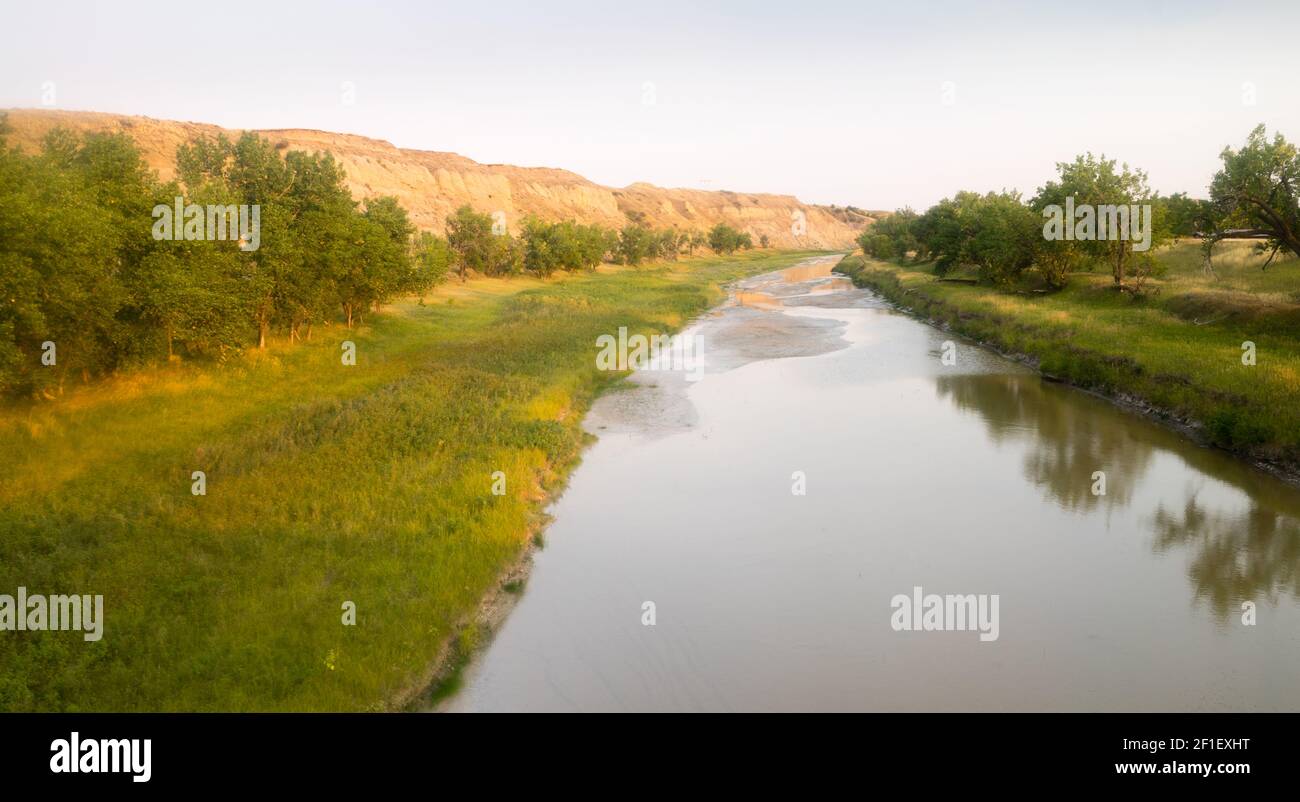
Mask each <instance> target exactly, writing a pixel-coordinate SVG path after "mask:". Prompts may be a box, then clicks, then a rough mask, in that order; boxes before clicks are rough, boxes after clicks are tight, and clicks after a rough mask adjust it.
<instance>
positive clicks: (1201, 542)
mask: <svg viewBox="0 0 1300 802" xmlns="http://www.w3.org/2000/svg"><path fill="white" fill-rule="evenodd" d="M1151 527H1152V529H1153V531H1154V532H1155V542H1154V546H1155V549H1156V551H1158V552H1163V551H1167V550H1170V549H1172V548H1174V547H1183V548H1186V549H1189V550H1190V551H1191V552H1192V553H1193V557H1192V561H1191V564H1190V565H1189V566H1188V569H1187V575H1188V577H1189V578H1190V579H1191V581H1192V586H1193V588H1194V589H1195V595H1196V600H1197V601H1198V602H1204V603H1206V604H1208V605H1209V607H1210V609H1211V610H1212V611H1213V612H1214V614H1215V615H1216V616H1217V617H1218V618H1219V619H1221V620H1224V619H1227V617H1228V616H1229V615H1233V614H1236V613H1240V612H1241V602H1243V601H1255V602H1256V603H1258V602H1261V601H1265V600H1266V601H1268V602H1270V603H1271V604H1277V602H1278V600H1279V598H1280V597H1281V596H1283V595H1290V596H1291V598H1293V599H1300V570H1297V568H1298V567H1300V521H1297V519H1296V518H1294V517H1292V516H1290V515H1286V514H1284V513H1281V512H1279V511H1278V510H1276V509H1274V508H1270V507H1267V506H1265V505H1263V504H1260V503H1258V502H1257V501H1252V502H1251V504H1250V507H1249V509H1247V510H1246V511H1245V512H1241V513H1225V512H1222V511H1217V510H1213V509H1210V508H1209V507H1208V506H1207V505H1204V504H1202V503H1200V501H1199V500H1198V499H1197V494H1196V493H1190V494H1188V496H1187V501H1186V502H1185V503H1184V504H1183V508H1182V509H1181V510H1178V511H1171V510H1169V509H1167V508H1166V507H1165V506H1164V505H1163V504H1161V505H1159V506H1158V507H1157V508H1156V511H1155V514H1154V515H1153V516H1152V517H1151Z"/></svg>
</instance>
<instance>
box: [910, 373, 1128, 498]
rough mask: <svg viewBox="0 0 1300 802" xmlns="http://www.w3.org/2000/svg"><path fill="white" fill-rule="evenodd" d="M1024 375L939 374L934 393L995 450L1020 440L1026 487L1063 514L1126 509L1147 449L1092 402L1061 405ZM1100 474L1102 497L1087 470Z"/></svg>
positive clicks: (1033, 378) (1044, 387)
mask: <svg viewBox="0 0 1300 802" xmlns="http://www.w3.org/2000/svg"><path fill="white" fill-rule="evenodd" d="M1049 387H1050V385H1046V384H1044V383H1043V382H1042V381H1041V380H1040V379H1038V378H1037V377H1036V376H1032V375H1020V374H1011V375H976V376H939V377H938V378H937V379H936V382H935V390H936V392H937V393H938V396H939V397H940V398H947V399H949V400H951V401H952V402H953V403H954V404H955V405H956V406H957V407H958V408H959V409H962V410H966V411H970V412H975V413H976V414H978V415H979V416H980V418H981V419H982V420H983V421H984V424H985V426H986V427H988V433H989V437H990V439H992V440H993V442H994V443H996V444H999V445H1000V444H1002V443H1004V442H1005V441H1007V440H1011V439H1014V440H1019V441H1023V442H1024V444H1025V445H1026V446H1027V449H1026V454H1025V460H1024V473H1025V479H1026V480H1028V481H1029V482H1030V483H1031V484H1033V485H1035V486H1037V487H1041V488H1042V489H1043V491H1044V492H1045V493H1046V494H1047V496H1048V497H1049V498H1050V499H1051V500H1053V501H1055V502H1056V503H1057V504H1059V505H1061V506H1062V507H1064V508H1066V509H1068V510H1075V511H1080V510H1091V509H1093V508H1095V507H1097V506H1106V507H1114V506H1116V505H1119V506H1127V505H1128V504H1129V502H1130V501H1131V500H1132V498H1133V490H1134V488H1136V487H1137V485H1138V483H1139V482H1141V480H1142V477H1143V475H1144V474H1145V473H1146V470H1147V468H1148V466H1149V465H1150V464H1151V446H1150V445H1149V444H1148V443H1146V442H1144V441H1143V440H1141V439H1139V438H1137V437H1134V436H1133V434H1134V433H1133V432H1132V431H1131V428H1132V427H1131V426H1129V425H1125V423H1127V422H1126V421H1124V420H1123V419H1121V418H1119V416H1116V415H1114V414H1111V415H1098V414H1097V411H1096V410H1095V409H1094V407H1093V405H1092V404H1089V403H1086V402H1085V403H1077V404H1062V403H1060V402H1059V400H1057V399H1055V398H1050V397H1048V393H1049V392H1050V390H1049ZM1099 470H1100V471H1104V472H1105V474H1106V494H1105V495H1094V494H1093V492H1092V486H1093V478H1092V475H1093V472H1094V471H1099Z"/></svg>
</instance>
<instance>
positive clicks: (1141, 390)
mask: <svg viewBox="0 0 1300 802" xmlns="http://www.w3.org/2000/svg"><path fill="white" fill-rule="evenodd" d="M1157 259H1158V262H1159V264H1160V265H1161V271H1160V272H1161V276H1160V277H1159V278H1158V279H1156V280H1154V281H1153V282H1152V283H1151V290H1152V292H1151V293H1150V294H1148V295H1147V296H1145V297H1141V298H1134V297H1132V296H1131V295H1129V294H1126V293H1119V292H1116V291H1115V290H1114V289H1112V288H1111V278H1110V276H1109V274H1106V273H1104V272H1101V271H1099V272H1096V273H1078V274H1074V275H1072V276H1070V277H1069V282H1068V285H1067V286H1066V287H1065V288H1064V289H1063V290H1060V291H1058V292H1053V293H1046V294H1041V293H1035V292H1025V291H1016V290H1005V289H997V288H993V287H989V286H982V285H973V284H963V283H954V282H940V281H937V280H936V276H935V275H934V272H933V265H931V264H920V265H912V264H907V265H898V264H893V263H886V262H882V261H878V260H874V259H870V258H865V257H862V256H860V255H853V256H849V257H846V258H845V260H844V261H843V262H841V264H840V266H839V267H837V270H840V271H841V272H844V273H846V274H848V275H850V276H852V277H853V278H854V280H855V281H856V282H857V283H858V284H860V285H865V286H871V287H873V288H875V289H877V290H879V291H880V292H881V293H882V294H884V295H885V296H886V297H888V298H890V299H891V300H893V301H895V302H897V303H900V304H902V305H904V306H907V307H910V308H912V309H914V310H916V311H917V312H918V313H920V314H923V315H925V316H926V317H929V318H931V319H933V320H936V321H938V322H941V323H944V324H947V325H948V326H950V327H951V328H952V329H953V330H955V331H958V332H960V333H962V334H965V335H967V336H969V337H973V338H975V339H978V340H981V341H984V342H988V343H990V344H992V345H994V346H995V347H997V348H999V349H1000V350H1002V351H1005V352H1009V353H1013V354H1018V355H1023V356H1027V357H1029V358H1030V359H1031V361H1036V362H1037V363H1038V365H1039V367H1040V368H1041V369H1042V370H1043V372H1045V373H1047V374H1050V375H1053V376H1057V377H1060V378H1062V379H1065V380H1067V381H1070V382H1072V383H1074V384H1077V385H1080V386H1083V387H1087V388H1090V389H1094V390H1098V391H1101V392H1104V393H1107V394H1111V395H1124V396H1130V397H1133V398H1135V399H1140V400H1142V401H1144V402H1146V403H1148V404H1150V405H1153V406H1154V407H1156V408H1158V409H1159V410H1163V411H1166V412H1168V413H1170V414H1172V415H1173V416H1175V417H1177V418H1179V419H1180V420H1182V421H1183V422H1186V423H1189V424H1191V425H1193V426H1199V427H1200V428H1201V429H1202V431H1203V432H1204V435H1205V437H1206V439H1208V441H1209V442H1212V443H1214V444H1215V445H1219V446H1222V447H1224V448H1227V449H1230V450H1233V451H1236V452H1239V453H1241V454H1243V455H1246V456H1250V457H1253V458H1256V459H1262V460H1268V461H1272V462H1275V463H1278V464H1280V465H1282V466H1283V467H1286V468H1288V469H1290V470H1295V469H1296V467H1297V466H1300V404H1298V403H1297V400H1300V261H1297V260H1294V259H1291V260H1286V261H1275V262H1274V263H1273V265H1272V266H1270V267H1269V269H1268V270H1267V271H1261V270H1260V265H1262V264H1263V262H1264V257H1262V256H1258V255H1256V254H1254V253H1253V252H1252V250H1251V247H1250V244H1249V243H1242V242H1227V243H1222V244H1221V245H1220V246H1219V247H1218V248H1217V249H1216V259H1215V267H1216V269H1217V270H1218V273H1219V278H1218V279H1217V280H1215V279H1213V278H1211V277H1209V276H1207V275H1205V274H1204V273H1203V271H1202V259H1201V251H1200V245H1199V243H1196V242H1181V243H1176V244H1174V245H1172V246H1169V247H1168V248H1165V249H1163V250H1162V251H1161V252H1160V253H1159V254H1157ZM1247 340H1249V341H1251V342H1254V343H1255V346H1256V349H1257V364H1256V365H1255V366H1253V367H1252V366H1246V365H1243V364H1242V353H1243V351H1242V343H1243V342H1245V341H1247Z"/></svg>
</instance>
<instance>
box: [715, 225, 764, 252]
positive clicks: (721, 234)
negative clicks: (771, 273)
mask: <svg viewBox="0 0 1300 802" xmlns="http://www.w3.org/2000/svg"><path fill="white" fill-rule="evenodd" d="M709 247H710V248H712V249H713V252H714V253H718V254H723V253H735V252H736V251H737V250H738V249H740V248H752V247H754V240H753V238H752V237H751V236H750V235H749V234H748V233H741V232H740V231H738V230H736V229H734V228H732V227H731V226H729V225H727V224H726V223H718V224H717V225H715V226H714V227H713V228H711V229H710V230H709Z"/></svg>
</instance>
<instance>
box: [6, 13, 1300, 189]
mask: <svg viewBox="0 0 1300 802" xmlns="http://www.w3.org/2000/svg"><path fill="white" fill-rule="evenodd" d="M1265 5H1266V4H1263V3H1250V2H1235V3H1228V2H1225V3H1209V2H1195V1H1194V0H1185V1H1184V2H1151V3H1140V2H1134V1H1133V0H1130V1H1129V2H1116V3H1109V2H1090V3H1083V4H1073V3H1071V4H1066V3H1048V2H1036V3H990V2H978V3H977V2H971V3H968V4H956V3H931V4H926V3H919V2H897V0H895V2H890V3H887V4H876V3H872V2H862V1H861V0H859V1H858V2H847V3H831V2H826V3H819V2H808V1H806V0H805V1H801V2H788V1H787V2H756V1H753V0H751V2H737V3H710V2H704V0H696V2H685V3H678V2H673V0H663V1H662V2H654V3H644V2H643V3H636V4H630V3H618V2H615V1H614V0H611V1H610V2H603V3H562V2H552V1H551V0H548V2H527V3H513V2H505V1H504V0H491V1H490V2H458V3H454V4H444V3H439V2H411V3H398V2H391V3H383V2H373V3H365V4H362V3H356V4H345V3H332V2H328V3H327V2H302V3H277V2H273V0H262V2H257V3H243V2H224V3H220V4H215V5H212V4H187V3H176V2H169V3H156V4H155V3H130V2H118V3H111V4H110V3H103V4H89V3H63V2H48V1H47V0H42V2H40V3H32V2H22V3H18V2H14V0H0V19H3V20H4V33H3V42H4V46H3V47H0V107H11V106H18V107H34V106H39V105H41V102H42V85H43V84H44V83H45V82H47V81H52V82H53V85H54V89H55V105H56V107H58V108H66V109H91V110H99V111H112V112H123V113H130V114H145V115H149V116H151V117H159V118H167V119H180V120H196V121H203V122H212V123H217V124H220V125H224V126H228V127H240V128H243V127H251V128H277V127H299V128H320V129H325V130H331V131H345V132H350V133H357V134H364V135H367V136H372V137H377V138H381V139H387V140H389V141H391V142H393V143H394V144H396V145H399V146H402V147H410V148H422V149H427V150H449V151H454V152H456V153H461V154H463V155H466V156H469V157H471V158H473V159H476V160H478V161H483V162H506V163H510V164H521V165H546V166H552V167H564V168H567V169H571V170H573V171H575V172H578V173H581V174H582V175H585V176H587V177H588V178H591V179H592V180H594V181H597V182H600V183H603V184H608V185H612V186H623V185H625V184H628V183H631V182H633V181H649V182H651V183H655V184H660V185H665V186H691V187H700V188H704V189H733V190H740V191H768V192H782V193H792V194H795V195H798V196H799V197H800V198H801V199H803V200H804V201H808V202H817V203H841V204H845V203H852V204H855V205H858V206H862V207H866V208H893V207H895V206H900V205H903V204H910V205H913V206H917V207H924V206H928V205H929V204H930V203H933V202H934V201H936V200H938V199H939V198H941V197H943V196H945V195H949V194H951V193H952V192H954V191H956V190H958V189H974V190H981V191H983V190H989V189H1000V188H1002V187H1012V188H1018V189H1021V190H1023V191H1025V192H1026V193H1032V192H1033V190H1034V189H1035V188H1036V187H1037V186H1039V185H1040V184H1042V183H1043V181H1044V180H1046V179H1047V178H1048V177H1049V176H1050V174H1051V172H1052V170H1053V165H1054V163H1055V162H1057V161H1061V160H1065V159H1070V158H1072V157H1073V156H1074V155H1076V154H1078V153H1080V152H1083V151H1086V150H1092V151H1094V152H1104V153H1105V154H1107V155H1108V156H1111V157H1116V158H1119V159H1121V160H1123V161H1128V162H1129V163H1131V164H1135V165H1137V166H1139V167H1142V168H1144V169H1146V170H1147V171H1148V173H1149V174H1150V176H1151V181H1152V184H1153V185H1154V186H1155V187H1156V188H1158V189H1160V190H1162V191H1165V192H1175V191H1188V192H1191V193H1194V194H1203V193H1204V188H1205V185H1206V183H1207V182H1208V180H1209V178H1210V176H1211V175H1212V174H1213V172H1214V170H1215V167H1216V165H1217V162H1218V154H1219V152H1220V150H1221V149H1222V148H1223V147H1224V146H1225V145H1229V144H1233V145H1236V144H1239V143H1241V142H1242V141H1243V140H1244V139H1245V137H1246V135H1247V133H1248V132H1249V131H1250V129H1251V128H1253V127H1254V126H1255V125H1256V124H1257V123H1260V122H1263V123H1266V124H1267V125H1268V126H1269V129H1270V131H1271V130H1274V129H1278V130H1281V131H1282V132H1283V133H1284V134H1286V135H1287V136H1288V137H1290V138H1291V139H1293V140H1297V139H1300V81H1298V80H1297V79H1298V78H1300V49H1297V48H1295V47H1294V45H1293V44H1292V43H1291V41H1290V39H1289V38H1288V34H1289V33H1290V32H1291V31H1293V30H1295V29H1296V23H1297V22H1300V3H1297V2H1281V3H1277V4H1276V5H1275V6H1270V7H1268V8H1267V9H1266V10H1265V9H1264V8H1263V7H1264V6H1265ZM1278 37H1280V38H1278ZM345 84H350V85H351V87H353V91H352V95H351V97H352V99H353V102H352V103H350V104H349V103H347V102H345V99H346V97H347V93H346V92H345V89H346V87H345ZM1252 87H1253V89H1252ZM945 90H947V91H945Z"/></svg>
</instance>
